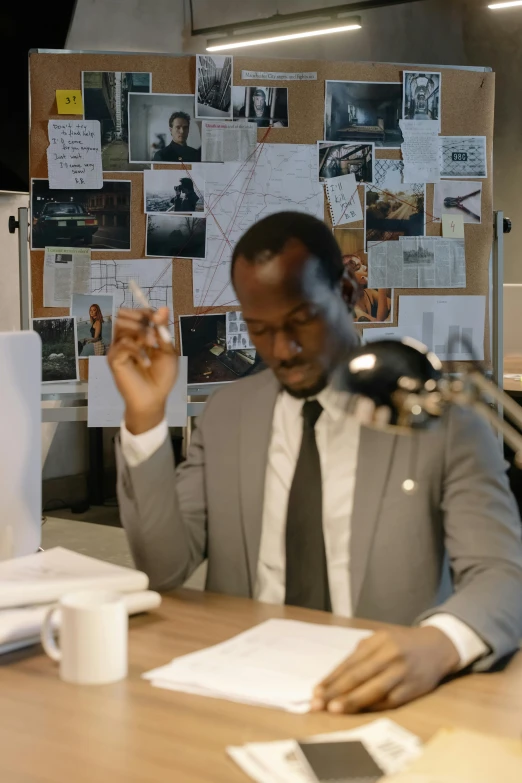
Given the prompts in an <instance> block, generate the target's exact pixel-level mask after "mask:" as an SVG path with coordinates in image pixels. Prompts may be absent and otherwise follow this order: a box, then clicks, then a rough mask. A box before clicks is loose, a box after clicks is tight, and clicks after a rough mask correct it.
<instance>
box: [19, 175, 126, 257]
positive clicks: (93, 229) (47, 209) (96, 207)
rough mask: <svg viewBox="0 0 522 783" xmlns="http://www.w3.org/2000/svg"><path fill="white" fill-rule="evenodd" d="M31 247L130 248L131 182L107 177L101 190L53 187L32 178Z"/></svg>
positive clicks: (47, 181)
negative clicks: (59, 188) (55, 188)
mask: <svg viewBox="0 0 522 783" xmlns="http://www.w3.org/2000/svg"><path fill="white" fill-rule="evenodd" d="M31 214H32V231H31V249H32V250H39V249H43V248H44V247H46V246H47V245H54V246H57V247H69V246H78V245H79V246H84V247H91V248H92V249H93V250H130V247H131V229H130V225H131V183H130V181H126V180H104V181H103V187H102V188H100V189H99V190H51V189H50V188H49V180H47V179H33V180H32V182H31Z"/></svg>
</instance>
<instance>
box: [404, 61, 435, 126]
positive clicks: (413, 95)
mask: <svg viewBox="0 0 522 783" xmlns="http://www.w3.org/2000/svg"><path fill="white" fill-rule="evenodd" d="M404 119H405V120H435V121H438V122H440V73H419V72H418V71H405V73H404Z"/></svg>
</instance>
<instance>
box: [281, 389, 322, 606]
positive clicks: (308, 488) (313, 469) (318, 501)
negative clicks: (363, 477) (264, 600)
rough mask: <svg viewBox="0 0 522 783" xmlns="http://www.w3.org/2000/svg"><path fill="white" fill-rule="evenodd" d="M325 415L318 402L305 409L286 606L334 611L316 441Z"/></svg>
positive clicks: (291, 511)
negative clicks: (324, 534) (320, 419)
mask: <svg viewBox="0 0 522 783" xmlns="http://www.w3.org/2000/svg"><path fill="white" fill-rule="evenodd" d="M322 411H323V408H322V406H321V404H320V403H319V402H318V401H317V400H310V401H307V402H305V403H304V405H303V412H302V416H303V439H302V441H301V449H300V451H299V456H298V458H297V465H296V468H295V473H294V478H293V481H292V486H291V487H290V494H289V497H288V512H287V516H286V596H285V604H289V605H291V606H304V607H306V608H307V609H323V610H324V611H331V609H332V607H331V604H330V590H329V587H328V571H327V567H326V552H325V547H324V537H323V490H322V485H321V462H320V459H319V451H318V449H317V443H316V441H315V425H316V423H317V420H318V418H319V416H320V415H321V413H322Z"/></svg>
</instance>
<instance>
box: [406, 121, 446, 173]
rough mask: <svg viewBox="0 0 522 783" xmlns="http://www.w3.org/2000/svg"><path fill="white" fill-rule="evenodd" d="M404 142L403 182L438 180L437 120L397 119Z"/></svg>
mask: <svg viewBox="0 0 522 783" xmlns="http://www.w3.org/2000/svg"><path fill="white" fill-rule="evenodd" d="M399 125H400V126H401V130H402V135H403V137H404V143H403V145H402V157H403V160H404V182H408V183H414V184H416V183H417V182H438V181H439V180H440V161H439V135H438V134H439V126H438V123H437V122H431V121H426V122H422V121H421V120H418V121H415V120H399Z"/></svg>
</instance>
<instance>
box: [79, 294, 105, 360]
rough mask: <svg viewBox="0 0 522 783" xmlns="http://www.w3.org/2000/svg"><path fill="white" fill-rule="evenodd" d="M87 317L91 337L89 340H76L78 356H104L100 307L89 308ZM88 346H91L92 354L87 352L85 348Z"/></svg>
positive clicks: (92, 306)
mask: <svg viewBox="0 0 522 783" xmlns="http://www.w3.org/2000/svg"><path fill="white" fill-rule="evenodd" d="M89 317H90V319H91V329H90V331H91V336H90V338H87V337H84V338H83V340H78V354H79V355H80V356H82V358H83V355H84V350H85V356H87V355H90V356H105V350H106V347H105V343H104V342H103V315H102V311H101V309H100V305H97V304H93V305H91V306H90V308H89ZM88 345H92V346H93V353H90V352H87V350H86V347H87V346H88Z"/></svg>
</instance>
